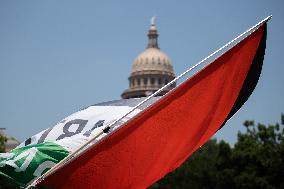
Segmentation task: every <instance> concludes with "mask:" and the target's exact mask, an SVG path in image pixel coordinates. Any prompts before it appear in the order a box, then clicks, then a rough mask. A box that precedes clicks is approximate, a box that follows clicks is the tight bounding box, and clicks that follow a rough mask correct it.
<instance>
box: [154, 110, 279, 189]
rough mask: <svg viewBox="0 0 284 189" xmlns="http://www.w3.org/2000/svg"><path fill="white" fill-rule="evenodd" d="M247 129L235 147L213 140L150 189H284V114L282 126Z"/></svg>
mask: <svg viewBox="0 0 284 189" xmlns="http://www.w3.org/2000/svg"><path fill="white" fill-rule="evenodd" d="M244 127H246V132H245V133H241V132H239V133H238V141H237V142H236V144H235V145H234V146H233V147H231V146H230V145H229V144H228V143H226V142H225V141H221V142H219V143H218V142H217V141H216V140H210V141H209V142H207V143H206V144H205V145H204V146H203V147H202V148H200V149H199V150H198V151H196V152H195V153H194V154H193V155H192V156H191V157H190V158H189V159H188V160H187V161H186V162H185V163H184V164H183V165H182V166H181V167H180V168H178V169H177V170H176V171H174V172H172V173H171V174H169V175H167V176H166V177H165V178H163V179H162V180H160V181H158V182H157V183H155V184H153V185H152V186H151V187H150V188H152V189H154V188H163V189H168V188H169V189H170V188H171V189H174V188H191V189H195V188H198V189H203V188H204V189H205V188H213V189H214V188H216V189H223V188H224V189H225V188H232V189H234V188H244V189H253V188H260V189H262V188H263V189H266V188H267V189H270V188H284V179H283V178H284V177H283V176H284V115H282V116H281V121H280V123H276V124H269V125H264V124H261V123H259V124H257V125H256V124H255V123H254V121H245V122H244Z"/></svg>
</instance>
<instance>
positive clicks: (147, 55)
mask: <svg viewBox="0 0 284 189" xmlns="http://www.w3.org/2000/svg"><path fill="white" fill-rule="evenodd" d="M158 35H159V34H158V32H157V29H156V25H155V23H154V20H153V19H152V23H151V26H150V29H149V32H148V38H149V41H148V45H147V48H146V49H145V50H144V51H143V52H142V53H141V54H139V55H138V56H137V58H135V60H134V62H133V66H132V71H131V74H130V76H129V78H128V80H129V88H128V89H127V90H125V91H124V92H123V93H122V95H121V96H122V98H136V97H145V96H148V95H151V94H152V93H154V92H155V91H157V90H158V89H159V88H161V87H162V86H164V85H166V84H167V83H168V82H170V81H171V80H173V79H174V78H175V74H174V70H173V66H172V63H171V60H170V58H169V57H168V56H167V55H166V54H165V53H164V52H162V51H161V50H160V48H159V46H158ZM174 87H175V84H173V85H171V86H170V87H168V88H167V89H165V90H164V91H163V92H161V93H160V94H159V95H164V94H165V93H167V92H168V91H169V90H171V89H172V88H174Z"/></svg>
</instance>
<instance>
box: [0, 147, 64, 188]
mask: <svg viewBox="0 0 284 189" xmlns="http://www.w3.org/2000/svg"><path fill="white" fill-rule="evenodd" d="M68 154H69V152H68V151H67V150H65V149H64V148H63V147H62V146H60V145H58V144H55V143H52V142H45V143H41V144H34V145H28V146H25V147H22V148H17V149H14V150H12V151H10V152H8V153H3V154H0V188H14V187H25V186H26V185H27V184H29V183H30V182H31V181H33V180H34V179H35V178H37V177H39V176H41V175H42V174H43V173H45V172H46V171H47V170H48V169H50V168H51V167H52V166H54V165H55V164H56V163H58V162H59V161H61V160H62V159H63V158H64V157H66V156H67V155H68Z"/></svg>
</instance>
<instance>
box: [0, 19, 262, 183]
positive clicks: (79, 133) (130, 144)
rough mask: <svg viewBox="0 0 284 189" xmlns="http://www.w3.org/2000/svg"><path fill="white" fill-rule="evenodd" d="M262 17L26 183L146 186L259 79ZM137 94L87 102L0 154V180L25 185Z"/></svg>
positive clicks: (220, 121) (208, 133)
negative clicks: (197, 67)
mask: <svg viewBox="0 0 284 189" xmlns="http://www.w3.org/2000/svg"><path fill="white" fill-rule="evenodd" d="M265 44H266V23H264V24H262V25H261V26H260V27H259V28H258V29H257V30H256V31H254V32H253V33H251V34H250V35H249V36H248V37H246V38H245V39H244V40H242V41H241V42H239V43H238V44H237V45H235V46H234V47H233V48H231V49H230V50H229V51H227V52H226V53H224V54H223V55H222V56H220V57H219V58H217V59H216V60H215V61H214V62H212V63H211V64H209V65H208V66H207V67H205V68H204V69H202V70H201V71H199V72H198V73H197V74H195V75H194V76H193V77H191V78H190V79H188V80H186V81H185V82H183V83H182V84H181V85H179V86H178V87H176V88H175V89H174V90H172V91H170V92H169V93H167V94H166V95H165V96H163V97H161V98H157V97H153V98H152V100H151V101H148V104H144V106H142V107H140V108H139V109H135V111H134V112H132V113H131V114H130V115H129V116H128V117H126V118H125V119H122V120H121V121H120V122H118V123H117V124H116V125H115V126H114V127H112V128H111V130H110V131H109V133H108V134H103V135H100V137H99V138H97V139H96V140H95V141H92V143H91V144H89V145H88V146H86V147H85V148H84V149H82V153H79V155H76V154H75V156H74V158H73V159H72V161H70V162H68V164H65V165H64V166H62V167H60V168H59V169H57V170H56V171H55V172H53V173H52V174H50V175H47V176H46V177H43V178H44V179H43V180H41V179H40V180H37V182H35V183H33V184H35V185H36V187H47V188H66V189H67V188H68V189H69V188H82V187H83V188H147V187H148V186H150V185H151V184H153V183H154V182H156V181H157V180H159V179H160V178H162V177H163V176H165V175H166V174H167V173H169V172H171V171H173V170H174V169H176V168H177V167H178V166H180V165H181V164H182V162H183V161H184V160H186V159H187V158H188V157H189V156H190V155H191V154H192V153H193V152H194V151H195V150H197V149H198V148H199V147H200V146H202V145H203V144H204V143H205V142H206V141H208V140H209V139H210V138H211V137H212V136H213V135H214V134H215V133H216V131H218V130H219V129H220V128H221V127H222V126H223V125H224V124H225V122H226V121H227V120H228V119H229V118H230V117H231V116H232V115H233V114H235V113H236V112H237V111H238V110H239V108H240V107H241V106H242V105H243V104H244V103H245V102H246V100H247V99H248V97H249V96H250V95H251V93H252V92H253V90H254V88H255V86H256V84H257V81H258V79H259V76H260V73H261V68H262V63H263V59H264V52H265ZM142 100H143V99H130V100H119V101H114V102H108V103H101V104H97V105H94V106H90V107H88V108H86V109H84V110H82V111H79V112H77V113H75V114H73V115H71V116H69V117H67V118H66V119H64V120H62V121H60V122H59V123H58V124H56V125H55V126H54V127H51V128H49V129H46V130H45V131H42V132H41V133H39V134H37V135H35V136H33V137H31V138H30V139H28V140H26V141H25V142H24V143H22V144H21V145H20V146H19V147H18V148H17V149H15V150H13V151H11V152H9V153H5V154H1V156H0V178H1V180H0V183H1V184H2V183H4V184H2V185H4V187H6V188H7V187H15V186H27V184H30V183H31V182H32V181H33V180H35V179H36V178H38V177H39V176H41V175H43V174H44V173H45V172H46V171H47V170H48V169H50V168H51V167H52V166H54V165H55V164H56V163H58V162H59V161H60V160H62V159H63V158H64V157H66V156H68V155H69V154H71V153H72V152H74V151H75V150H76V149H78V148H79V146H82V144H84V143H85V142H86V141H88V140H89V139H90V137H92V136H95V135H96V133H99V132H100V131H101V130H103V129H105V128H106V126H107V125H109V123H112V122H113V121H114V120H116V119H118V118H120V117H122V116H123V115H125V114H126V113H127V112H129V111H130V110H132V107H133V105H136V104H138V103H139V102H141V101H142Z"/></svg>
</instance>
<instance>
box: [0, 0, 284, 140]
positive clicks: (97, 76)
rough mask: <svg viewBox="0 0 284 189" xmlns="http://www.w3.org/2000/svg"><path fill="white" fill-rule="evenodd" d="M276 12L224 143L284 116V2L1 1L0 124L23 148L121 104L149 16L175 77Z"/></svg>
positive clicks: (225, 131) (143, 44)
mask: <svg viewBox="0 0 284 189" xmlns="http://www.w3.org/2000/svg"><path fill="white" fill-rule="evenodd" d="M270 14H272V15H273V18H272V20H271V21H270V22H269V24H268V39H267V49H266V55H265V61H264V66H263V72H262V75H261V78H260V81H259V83H258V86H257V87H256V89H255V91H254V93H253V94H252V96H251V98H250V99H249V101H248V102H247V103H246V104H245V106H243V108H242V109H241V110H240V111H239V112H238V113H237V114H235V116H234V117H233V118H232V119H231V120H230V121H229V122H228V123H227V124H226V126H225V127H224V128H223V129H222V130H221V131H219V132H218V133H217V135H216V137H217V138H218V139H225V140H226V141H229V142H230V143H234V142H235V141H236V138H237V133H238V131H239V130H241V131H244V128H243V126H242V123H243V121H244V120H246V119H253V120H256V122H262V123H275V122H277V121H278V120H279V118H280V114H281V113H282V112H284V100H283V97H284V85H283V83H284V63H283V54H284V47H283V44H284V22H283V19H284V3H283V1H280V0H279V1H276V0H275V1H263V0H254V1H245V0H240V1H226V0H223V1H186V0H184V1H164V0H163V1H162V0H156V1H130V0H129V1H114V0H113V1H108V0H106V1H70V0H68V1H55V0H50V1H36V0H34V1H0V86H1V92H0V127H5V128H6V133H7V134H9V135H12V136H14V137H15V138H17V139H18V140H19V141H23V140H24V139H25V138H27V137H29V136H31V135H33V134H35V133H37V132H39V131H41V130H43V129H45V128H47V127H49V126H52V125H54V124H55V123H56V122H57V121H59V120H61V119H62V118H64V117H65V116H67V115H69V114H71V113H73V112H76V111H78V110H79V109H81V108H82V107H85V106H88V105H91V104H95V103H98V102H102V101H108V100H113V99H119V98H120V94H121V92H122V91H123V90H124V89H126V88H127V87H128V80H127V77H128V76H129V74H130V70H131V65H132V61H133V60H134V58H135V57H136V56H137V55H138V54H139V53H140V52H142V51H143V50H144V48H145V47H146V43H147V37H146V33H147V30H148V28H149V23H150V18H151V17H152V16H156V17H157V28H158V31H159V33H160V37H159V45H160V47H161V49H162V50H163V51H164V52H166V53H167V54H168V55H169V57H170V58H171V60H172V63H173V65H174V69H175V73H176V74H179V73H181V72H183V71H184V70H186V69H187V68H188V67H190V66H192V65H194V64H195V63H197V62H198V61H199V60H201V59H203V58H204V57H206V56H207V55H208V54H210V53H211V52H212V51H214V50H215V49H217V48H219V47H221V46H222V45H224V44H225V43H226V42H228V41H230V40H231V39H232V38H234V37H235V36H237V35H238V34H240V33H241V32H243V31H245V30H246V29H247V28H249V27H250V26H252V25H254V24H255V23H257V22H258V21H259V20H261V19H263V18H264V17H266V16H268V15H270Z"/></svg>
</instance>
